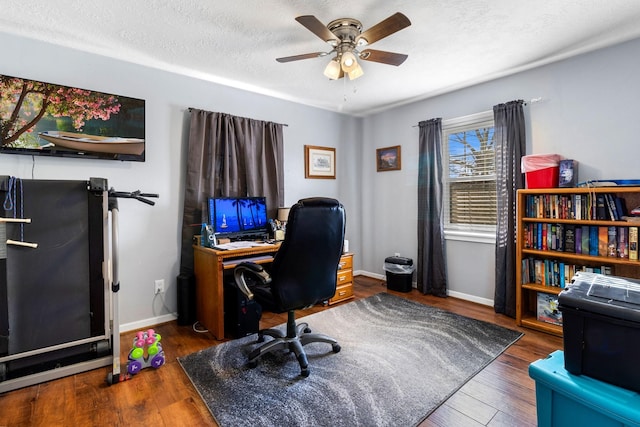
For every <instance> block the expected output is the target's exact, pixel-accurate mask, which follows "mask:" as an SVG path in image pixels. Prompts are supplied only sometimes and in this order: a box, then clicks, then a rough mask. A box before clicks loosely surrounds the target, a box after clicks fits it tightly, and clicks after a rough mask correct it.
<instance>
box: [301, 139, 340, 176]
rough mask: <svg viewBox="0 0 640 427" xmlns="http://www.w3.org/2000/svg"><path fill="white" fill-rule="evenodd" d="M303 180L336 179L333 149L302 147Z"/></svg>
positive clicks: (311, 146) (334, 151)
mask: <svg viewBox="0 0 640 427" xmlns="http://www.w3.org/2000/svg"><path fill="white" fill-rule="evenodd" d="M304 177H305V178H324V179H335V178H336V149H335V148H333V147H317V146H314V145H305V146H304Z"/></svg>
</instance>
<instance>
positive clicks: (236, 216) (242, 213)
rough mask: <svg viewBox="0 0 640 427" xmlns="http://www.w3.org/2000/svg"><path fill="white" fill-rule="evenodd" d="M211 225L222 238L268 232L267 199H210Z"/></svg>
mask: <svg viewBox="0 0 640 427" xmlns="http://www.w3.org/2000/svg"><path fill="white" fill-rule="evenodd" d="M209 223H210V224H211V225H213V230H214V232H215V233H217V234H219V235H220V236H221V237H223V236H224V237H239V236H242V235H243V234H258V233H266V232H267V225H268V220H267V202H266V198H265V197H217V198H210V199H209Z"/></svg>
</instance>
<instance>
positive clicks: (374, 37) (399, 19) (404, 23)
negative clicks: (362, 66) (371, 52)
mask: <svg viewBox="0 0 640 427" xmlns="http://www.w3.org/2000/svg"><path fill="white" fill-rule="evenodd" d="M409 25H411V21H409V18H407V17H406V16H405V15H403V14H402V13H400V12H397V13H395V14H394V15H391V16H390V17H388V18H387V19H385V20H384V21H381V22H379V23H377V24H376V25H374V26H373V27H371V28H369V29H368V30H367V31H365V32H364V33H362V34H360V36H358V38H357V40H361V39H365V40H366V41H367V44H372V43H374V42H377V41H378V40H380V39H383V38H385V37H387V36H389V35H391V34H393V33H395V32H397V31H400V30H402V29H403V28H406V27H408V26H409Z"/></svg>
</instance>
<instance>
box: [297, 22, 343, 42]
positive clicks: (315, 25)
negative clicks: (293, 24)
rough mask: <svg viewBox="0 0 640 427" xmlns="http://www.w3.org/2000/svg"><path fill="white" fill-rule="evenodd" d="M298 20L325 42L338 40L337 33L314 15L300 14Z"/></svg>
mask: <svg viewBox="0 0 640 427" xmlns="http://www.w3.org/2000/svg"><path fill="white" fill-rule="evenodd" d="M296 21H298V22H299V23H301V24H302V25H304V26H305V28H306V29H307V30H309V31H311V32H312V33H313V34H315V35H316V36H318V37H320V38H321V39H322V40H324V41H325V42H329V41H330V40H335V41H338V38H337V37H336V35H335V34H333V33H332V32H331V31H329V29H328V28H327V27H326V26H325V25H324V24H323V23H322V22H320V21H319V20H318V18H316V17H315V16H313V15H303V16H298V17H297V18H296Z"/></svg>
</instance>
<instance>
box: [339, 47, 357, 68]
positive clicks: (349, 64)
mask: <svg viewBox="0 0 640 427" xmlns="http://www.w3.org/2000/svg"><path fill="white" fill-rule="evenodd" d="M340 65H342V71H344V72H345V73H350V72H351V71H353V70H354V69H355V68H356V67H358V61H356V56H355V55H354V54H353V52H351V51H347V52H344V53H343V54H342V58H341V59H340Z"/></svg>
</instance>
